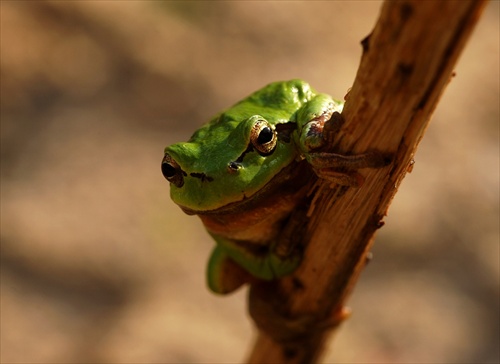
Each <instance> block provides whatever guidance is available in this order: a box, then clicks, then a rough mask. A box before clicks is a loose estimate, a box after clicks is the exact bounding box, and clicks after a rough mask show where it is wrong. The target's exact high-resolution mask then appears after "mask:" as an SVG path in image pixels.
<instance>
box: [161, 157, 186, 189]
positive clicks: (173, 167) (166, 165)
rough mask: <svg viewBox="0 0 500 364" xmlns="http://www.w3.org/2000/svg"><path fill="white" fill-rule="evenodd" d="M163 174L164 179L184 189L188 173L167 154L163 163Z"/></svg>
mask: <svg viewBox="0 0 500 364" xmlns="http://www.w3.org/2000/svg"><path fill="white" fill-rule="evenodd" d="M161 173H162V174H163V177H165V178H166V179H167V181H169V182H170V183H172V184H173V185H174V186H176V187H182V186H183V185H184V176H186V172H184V171H183V170H182V168H181V167H180V166H179V164H178V163H177V162H176V161H175V159H174V158H172V157H171V156H170V154H168V153H165V156H164V157H163V160H162V161H161Z"/></svg>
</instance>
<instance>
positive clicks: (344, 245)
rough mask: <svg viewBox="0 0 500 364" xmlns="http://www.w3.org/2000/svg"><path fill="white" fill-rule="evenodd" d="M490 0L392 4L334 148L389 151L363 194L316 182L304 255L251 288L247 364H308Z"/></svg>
mask: <svg viewBox="0 0 500 364" xmlns="http://www.w3.org/2000/svg"><path fill="white" fill-rule="evenodd" d="M484 5H485V1H474V0H464V1H448V0H439V1H420V0H412V1H410V0H409V1H388V2H385V3H384V5H383V7H382V10H381V14H380V18H379V20H378V22H377V25H376V27H375V29H374V30H373V33H372V34H371V35H370V36H369V37H368V38H366V39H365V40H364V41H363V48H364V53H363V57H362V60H361V64H360V67H359V70H358V74H357V76H356V80H355V82H354V85H353V87H352V90H351V91H350V93H349V94H348V96H347V101H346V105H345V108H344V111H343V116H344V118H345V120H346V123H345V124H344V125H343V127H342V129H341V130H340V132H339V133H338V135H337V136H336V141H335V143H334V144H335V150H336V151H339V152H342V153H345V154H351V153H354V154H355V153H363V152H366V151H369V150H379V151H382V152H383V153H390V154H392V155H393V159H392V163H391V164H390V165H389V166H387V167H385V168H382V169H371V170H370V169H366V170H363V171H362V174H363V175H364V176H365V178H366V181H365V183H364V185H363V186H362V187H361V188H345V187H339V186H337V187H334V188H331V186H329V184H328V183H327V182H325V181H317V182H316V184H315V185H314V186H311V190H314V191H315V193H314V196H313V197H312V202H311V205H310V209H309V216H310V218H309V219H308V221H307V233H306V237H305V240H306V242H307V243H306V245H307V249H306V251H305V257H304V261H303V263H302V265H301V266H300V267H299V269H298V270H297V272H295V273H294V274H293V275H292V276H290V277H285V278H283V279H281V280H279V281H275V282H271V283H267V284H264V283H263V284H260V285H254V286H252V290H251V293H250V313H251V315H252V317H253V318H254V320H255V322H256V324H257V326H258V328H259V329H260V333H259V337H258V339H257V342H256V344H255V347H254V350H253V352H252V353H251V355H250V358H249V362H251V363H270V362H272V363H311V362H314V361H315V360H317V358H318V356H319V355H320V354H321V351H322V346H323V343H324V342H325V341H326V339H327V337H328V335H329V334H330V332H331V331H332V330H331V329H332V328H334V327H336V326H338V325H339V324H340V323H341V322H342V319H343V318H345V314H344V312H343V309H342V308H343V305H344V302H345V300H346V298H347V296H348V295H349V293H350V292H351V291H352V289H353V286H354V284H355V283H356V281H357V278H358V276H359V274H360V272H361V270H362V269H363V267H364V264H365V260H366V257H367V253H368V251H369V250H370V247H371V245H372V242H373V238H374V234H375V232H376V230H377V229H378V228H379V227H380V226H381V225H382V223H381V221H382V218H383V217H384V216H385V214H386V211H387V209H388V207H389V204H390V202H391V200H392V198H393V196H394V194H395V193H396V191H397V188H398V186H399V184H400V183H401V181H402V179H403V178H404V176H405V174H406V173H407V170H408V168H409V166H410V165H411V161H412V157H413V155H414V153H415V151H416V148H417V145H418V143H419V142H420V140H421V138H422V136H423V134H424V132H425V129H426V127H427V124H428V121H429V118H430V116H431V114H432V112H433V110H434V109H435V107H436V105H437V102H438V100H439V98H440V96H441V94H442V92H443V90H444V88H445V86H446V85H447V83H448V82H449V81H450V78H451V77H452V70H453V67H454V65H455V63H456V61H457V58H458V56H459V54H460V52H461V51H462V49H463V47H464V45H465V43H466V41H467V39H468V37H469V35H470V33H471V31H472V29H473V27H474V25H475V24H476V22H477V20H478V18H479V15H480V13H481V11H482V9H483V8H484Z"/></svg>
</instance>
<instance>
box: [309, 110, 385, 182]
mask: <svg viewBox="0 0 500 364" xmlns="http://www.w3.org/2000/svg"><path fill="white" fill-rule="evenodd" d="M324 119H325V116H324V115H322V116H320V117H317V118H315V119H313V120H311V121H309V122H308V123H306V124H305V125H304V126H303V128H302V131H301V135H300V144H301V145H300V147H301V150H302V155H303V157H304V158H305V159H306V160H307V161H308V163H309V164H310V165H311V166H312V167H313V169H314V171H315V173H316V174H317V175H318V177H320V178H323V179H326V180H328V181H331V182H332V183H337V184H340V185H344V186H353V187H359V186H361V185H362V184H363V182H364V178H363V176H362V175H361V174H359V173H358V172H357V171H358V170H359V169H362V168H380V167H383V166H386V165H387V164H388V162H389V160H388V159H387V158H385V157H384V156H383V155H382V154H380V153H378V152H368V153H363V154H357V155H342V154H337V153H331V152H319V151H317V150H320V149H321V148H322V147H324V146H325V145H327V144H328V143H330V142H331V141H332V140H333V137H334V135H335V133H336V132H337V131H338V130H339V129H340V126H341V125H342V124H343V123H344V119H343V117H342V115H341V114H340V113H339V112H337V111H335V112H333V113H332V114H331V116H330V118H329V119H328V120H326V121H325V120H324Z"/></svg>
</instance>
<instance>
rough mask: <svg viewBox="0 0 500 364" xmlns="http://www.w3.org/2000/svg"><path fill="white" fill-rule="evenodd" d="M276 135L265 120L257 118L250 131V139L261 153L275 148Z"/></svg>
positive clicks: (265, 153)
mask: <svg viewBox="0 0 500 364" xmlns="http://www.w3.org/2000/svg"><path fill="white" fill-rule="evenodd" d="M277 140H278V137H277V135H276V131H275V130H274V129H273V128H272V127H271V125H270V124H269V123H268V122H267V121H265V120H262V119H260V120H257V121H256V122H255V124H254V125H253V127H252V130H251V132H250V141H251V142H252V145H253V147H254V148H255V149H257V151H258V152H259V153H260V154H262V155H268V154H271V153H272V152H273V151H274V148H276V142H277Z"/></svg>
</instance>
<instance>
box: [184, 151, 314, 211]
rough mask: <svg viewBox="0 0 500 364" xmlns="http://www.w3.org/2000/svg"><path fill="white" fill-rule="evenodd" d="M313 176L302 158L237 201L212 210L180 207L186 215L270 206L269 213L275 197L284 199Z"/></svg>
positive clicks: (293, 193)
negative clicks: (252, 192) (255, 190)
mask: <svg viewBox="0 0 500 364" xmlns="http://www.w3.org/2000/svg"><path fill="white" fill-rule="evenodd" d="M314 177H315V174H314V172H313V171H312V170H311V168H310V166H309V164H308V163H307V161H305V160H303V161H300V162H298V163H292V164H290V165H288V166H287V167H285V168H283V169H282V170H281V171H280V172H279V173H278V174H276V176H274V177H273V178H272V179H271V180H270V181H269V182H268V183H266V184H265V185H264V187H262V188H261V189H260V190H258V191H257V192H255V193H254V194H252V195H249V196H244V197H243V199H241V200H239V201H235V202H231V203H228V204H226V205H224V206H221V207H218V208H215V209H212V210H196V209H192V208H189V207H185V206H181V205H180V208H181V209H182V211H184V212H185V213H186V214H188V215H225V214H234V213H238V212H241V211H252V210H255V209H257V208H259V209H265V208H266V207H267V208H270V213H272V209H273V204H275V203H276V199H286V198H290V196H292V195H295V194H297V193H298V192H299V191H300V190H301V187H303V186H304V185H305V184H306V183H307V182H308V181H309V180H311V179H312V178H314ZM301 193H302V192H301Z"/></svg>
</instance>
